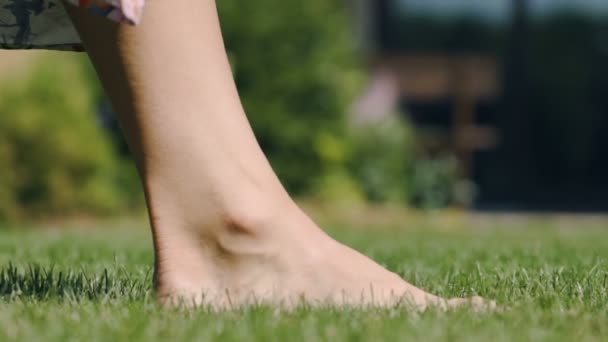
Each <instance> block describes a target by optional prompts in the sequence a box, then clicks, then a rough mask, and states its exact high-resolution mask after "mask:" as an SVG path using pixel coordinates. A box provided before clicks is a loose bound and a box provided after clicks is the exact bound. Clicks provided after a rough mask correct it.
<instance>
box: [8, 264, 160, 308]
mask: <svg viewBox="0 0 608 342" xmlns="http://www.w3.org/2000/svg"><path fill="white" fill-rule="evenodd" d="M151 284H152V271H147V272H145V273H144V272H142V273H139V274H138V273H136V274H133V273H130V272H128V271H126V270H124V269H121V268H119V267H117V268H112V269H107V268H105V269H103V270H102V271H101V272H98V273H97V272H96V273H93V272H90V271H87V270H86V269H80V270H69V271H58V270H56V269H55V268H54V267H53V266H41V265H39V264H29V265H27V266H26V267H24V268H19V267H16V266H15V265H13V264H11V263H9V264H8V265H5V266H0V300H15V299H35V300H39V301H40V300H54V299H60V300H70V301H72V300H73V301H79V300H103V299H117V298H120V299H121V300H128V301H129V300H142V299H144V298H146V297H148V296H149V295H150V294H151V290H152V286H151Z"/></svg>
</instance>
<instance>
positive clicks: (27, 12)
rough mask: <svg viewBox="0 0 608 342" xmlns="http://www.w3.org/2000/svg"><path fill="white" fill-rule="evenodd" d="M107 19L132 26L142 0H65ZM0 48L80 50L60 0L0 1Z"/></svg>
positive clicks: (137, 15) (139, 16) (78, 42)
mask: <svg viewBox="0 0 608 342" xmlns="http://www.w3.org/2000/svg"><path fill="white" fill-rule="evenodd" d="M66 1H67V3H69V4H71V5H75V6H80V7H84V8H87V9H89V10H90V11H91V12H93V13H95V14H98V15H101V16H104V17H106V18H108V19H110V20H114V21H118V22H123V23H126V24H130V25H136V24H137V23H139V21H140V20H141V14H142V11H143V8H144V5H145V1H146V0H66ZM0 48H3V49H52V50H75V51H82V44H81V42H80V38H79V37H78V33H77V32H76V30H75V29H74V26H73V25H72V22H71V21H70V18H69V17H68V14H67V13H66V11H65V8H64V3H63V1H62V0H0Z"/></svg>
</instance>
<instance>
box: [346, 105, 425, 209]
mask: <svg viewBox="0 0 608 342" xmlns="http://www.w3.org/2000/svg"><path fill="white" fill-rule="evenodd" d="M350 137H351V142H352V151H353V152H352V158H351V159H350V160H349V163H348V168H349V170H351V172H352V174H353V175H354V177H355V179H356V180H357V182H358V183H359V184H360V185H361V187H362V189H363V192H364V194H365V197H366V198H367V199H369V200H370V201H372V202H381V203H401V204H403V203H406V202H407V197H408V193H409V187H410V185H411V184H410V180H411V177H410V174H411V172H410V168H411V165H412V163H413V162H414V151H413V132H412V131H411V129H410V126H409V124H408V123H407V122H405V121H403V120H400V119H399V118H397V117H396V116H395V117H391V118H390V119H388V120H384V121H381V122H377V123H369V124H366V125H365V126H358V127H353V128H352V129H351V136H350Z"/></svg>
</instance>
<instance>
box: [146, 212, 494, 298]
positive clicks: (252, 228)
mask: <svg viewBox="0 0 608 342" xmlns="http://www.w3.org/2000/svg"><path fill="white" fill-rule="evenodd" d="M289 207H290V208H289V209H287V210H284V211H279V212H280V213H281V214H280V215H274V216H266V217H263V218H262V217H261V215H260V217H258V218H253V219H252V216H250V217H248V218H246V219H240V220H234V219H231V220H224V222H223V223H222V224H223V227H221V228H219V229H217V231H218V232H221V233H220V234H218V235H217V236H216V237H215V238H214V239H213V240H210V237H209V236H200V235H198V236H197V234H198V233H195V232H194V231H189V232H187V233H185V234H184V236H181V237H176V236H174V237H173V239H174V240H176V241H175V242H176V243H177V245H175V246H170V245H166V246H158V247H159V249H158V259H157V290H158V295H159V297H160V299H161V301H162V302H163V303H169V304H177V303H180V304H186V305H204V306H210V307H213V308H215V309H230V308H235V307H241V306H243V305H250V304H258V303H264V304H272V305H279V306H281V307H285V308H293V307H294V306H297V305H298V304H301V303H306V304H307V305H320V306H321V305H331V306H356V307H366V306H376V307H378V306H379V307H390V306H395V305H399V304H406V305H411V306H412V307H413V308H415V309H418V310H424V309H427V308H429V307H437V308H439V309H448V308H452V307H460V306H464V305H471V306H472V307H473V308H474V309H476V310H479V309H482V308H485V307H491V306H492V305H494V304H493V303H490V302H487V301H485V300H483V299H482V298H480V297H475V298H471V299H459V298H457V299H450V300H445V299H443V298H440V297H437V296H434V295H431V294H429V293H426V292H424V291H422V290H421V289H418V288H416V287H414V286H413V285H411V284H409V283H407V282H406V281H404V280H403V279H401V278H400V277H399V276H398V275H396V274H395V273H392V272H390V271H388V270H386V269H384V268H383V267H381V266H380V265H378V264H377V263H375V262H374V261H372V260H371V259H369V258H367V257H366V256H364V255H362V254H361V253H359V252H357V251H355V250H353V249H351V248H349V247H347V246H345V245H342V244H340V243H338V242H336V241H335V240H333V239H332V238H330V237H329V236H327V235H326V234H325V233H324V232H323V231H321V230H320V229H319V228H318V227H317V226H316V225H315V224H314V223H313V222H312V221H311V220H310V219H309V218H308V217H307V216H306V215H305V214H304V213H302V212H301V211H300V210H299V209H298V208H297V207H296V206H295V205H291V206H289ZM277 227H279V228H277ZM209 241H213V242H212V243H209Z"/></svg>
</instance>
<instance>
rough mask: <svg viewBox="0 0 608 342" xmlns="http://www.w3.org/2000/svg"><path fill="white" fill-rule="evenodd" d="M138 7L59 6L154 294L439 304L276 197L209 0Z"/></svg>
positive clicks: (238, 300)
mask: <svg viewBox="0 0 608 342" xmlns="http://www.w3.org/2000/svg"><path fill="white" fill-rule="evenodd" d="M147 6H148V7H147V8H146V12H145V15H144V18H143V23H142V24H141V25H139V26H137V27H127V26H121V25H115V24H112V23H109V22H107V21H106V20H105V19H101V18H96V17H93V16H92V15H89V14H88V13H85V12H83V11H81V10H78V9H69V11H70V14H71V16H72V18H73V21H74V23H75V24H76V27H77V29H78V31H79V32H80V35H81V37H82V39H83V41H84V43H85V45H86V47H87V51H88V53H89V56H90V57H91V59H92V61H93V63H94V65H95V67H96V69H97V71H98V74H99V76H100V78H101V80H102V83H103V84H104V87H105V89H106V91H107V92H108V94H109V96H110V97H111V100H112V103H113V105H114V107H115V109H116V111H117V112H118V115H119V120H120V122H121V125H122V127H123V129H124V132H125V134H126V136H127V139H128V141H129V144H130V147H131V149H132V150H133V152H134V155H135V158H136V162H137V166H138V169H139V172H140V174H141V177H142V181H143V184H144V189H145V191H146V198H147V205H148V209H149V213H150V220H151V224H152V230H153V235H154V245H155V246H154V248H155V252H156V265H155V266H156V276H155V278H156V286H157V291H158V294H159V296H160V298H161V300H164V301H172V300H175V299H182V300H194V301H195V302H196V303H204V304H210V305H213V306H216V307H219V308H221V307H226V306H227V305H230V304H246V303H248V302H249V301H250V300H252V299H255V300H258V301H264V302H270V303H284V304H288V305H289V304H293V303H294V302H296V301H298V300H300V299H301V298H302V297H304V298H305V299H306V300H307V301H309V302H326V301H329V302H330V303H334V304H377V305H390V304H393V303H395V302H396V301H397V300H399V299H405V300H409V301H413V302H414V303H415V304H416V305H417V306H419V307H425V306H427V305H429V304H439V305H442V304H443V303H444V302H443V301H442V300H441V299H439V298H437V297H435V296H432V295H430V294H427V293H425V292H423V291H422V290H419V289H417V288H415V287H413V286H412V285H410V284H408V283H406V282H405V281H403V280H402V279H400V278H399V277H398V276H397V275H395V274H393V273H391V272H389V271H387V270H385V269H383V268H382V267H380V266H379V265H377V264H376V263H374V262H373V261H372V260H370V259H368V258H366V257H365V256H363V255H361V254H360V253H357V252H356V251H354V250H352V249H350V248H348V247H346V246H343V245H341V244H339V243H337V242H336V241H334V240H332V239H331V238H329V237H328V236H327V235H326V234H325V233H323V231H322V230H320V229H319V228H318V227H317V226H316V225H315V224H314V223H313V222H312V221H311V220H310V219H309V218H308V217H307V216H306V215H305V214H304V213H303V212H302V211H301V210H300V209H299V208H298V207H297V206H296V205H295V203H294V202H293V201H292V200H291V199H290V197H289V196H288V195H287V193H286V192H285V190H284V189H283V187H282V186H281V184H280V182H279V181H278V179H277V177H276V176H275V174H274V173H273V171H272V169H271V167H270V165H269V163H268V161H267V160H266V158H265V156H264V154H263V153H262V151H261V149H260V147H259V146H258V144H257V142H256V140H255V137H254V135H253V132H252V131H251V128H250V126H249V123H248V122H247V119H246V116H245V114H244V112H243V109H242V107H241V104H240V101H239V97H238V94H237V91H236V87H235V84H234V81H233V78H232V74H231V71H230V67H229V64H228V60H227V57H226V53H225V50H224V46H223V41H222V37H221V32H220V26H219V23H218V18H217V12H216V8H215V2H214V1H213V0H176V1H150V2H149V5H147ZM260 115H263V113H260ZM370 289H373V294H372V291H370Z"/></svg>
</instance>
